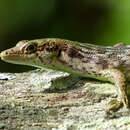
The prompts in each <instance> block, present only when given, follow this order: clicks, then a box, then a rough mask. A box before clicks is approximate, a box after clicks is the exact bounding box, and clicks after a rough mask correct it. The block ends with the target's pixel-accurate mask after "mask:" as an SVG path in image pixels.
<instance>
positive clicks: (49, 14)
mask: <svg viewBox="0 0 130 130" xmlns="http://www.w3.org/2000/svg"><path fill="white" fill-rule="evenodd" d="M129 35H130V1H129V0H124V1H123V0H118V1H116V0H12V1H11V0H1V1H0V51H2V50H4V49H7V48H10V47H12V46H14V45H15V44H16V43H17V42H18V41H20V40H27V39H28V40H29V39H37V38H46V37H58V38H64V39H70V40H76V41H80V42H89V43H94V44H100V45H113V44H115V43H118V42H125V43H127V44H129V43H130V37H129ZM28 69H32V68H30V67H25V66H20V65H12V64H8V63H4V62H2V61H0V71H1V72H21V71H27V70H28Z"/></svg>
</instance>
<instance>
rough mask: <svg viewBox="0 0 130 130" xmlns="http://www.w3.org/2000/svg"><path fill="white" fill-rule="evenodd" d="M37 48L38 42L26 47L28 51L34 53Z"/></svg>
mask: <svg viewBox="0 0 130 130" xmlns="http://www.w3.org/2000/svg"><path fill="white" fill-rule="evenodd" d="M36 50H37V46H36V44H31V45H29V46H27V47H26V48H25V51H26V53H29V54H30V53H34V52H36Z"/></svg>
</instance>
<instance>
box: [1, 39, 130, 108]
mask: <svg viewBox="0 0 130 130" xmlns="http://www.w3.org/2000/svg"><path fill="white" fill-rule="evenodd" d="M0 57H1V59H2V60H4V61H7V62H11V63H16V64H24V65H30V66H36V67H41V68H49V69H54V70H60V71H64V72H69V73H73V74H78V75H80V76H83V77H90V78H95V79H99V80H105V81H110V82H112V83H114V84H115V86H116V87H117V88H118V99H119V101H120V102H121V103H123V105H124V106H126V107H128V99H127V93H126V88H127V81H128V80H129V79H130V46H129V45H123V44H118V45H115V46H107V47H105V46H96V45H91V44H87V43H84V44H82V43H79V42H75V41H69V40H64V39H58V38H46V39H37V40H30V41H28V40H23V41H20V42H18V44H17V45H16V46H15V47H13V48H10V49H8V50H5V51H3V52H1V54H0Z"/></svg>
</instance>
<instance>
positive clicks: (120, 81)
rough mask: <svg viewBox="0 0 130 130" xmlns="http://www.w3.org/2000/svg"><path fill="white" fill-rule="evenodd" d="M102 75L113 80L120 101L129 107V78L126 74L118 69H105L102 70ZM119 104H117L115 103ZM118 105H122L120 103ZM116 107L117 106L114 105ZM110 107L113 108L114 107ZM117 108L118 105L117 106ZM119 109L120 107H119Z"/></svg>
mask: <svg viewBox="0 0 130 130" xmlns="http://www.w3.org/2000/svg"><path fill="white" fill-rule="evenodd" d="M101 75H102V76H104V77H106V78H108V79H109V80H110V81H112V82H113V83H114V84H115V86H116V88H117V94H118V102H117V103H120V104H122V103H123V105H124V106H125V107H127V108H128V98H127V80H126V77H125V75H124V74H123V73H122V72H121V71H120V70H118V69H105V70H102V71H101ZM115 105H116V106H117V104H115ZM118 106H120V105H119V104H118ZM114 107H115V106H114ZM114 107H113V108H110V109H111V110H112V109H114ZM115 108H116V107H115ZM117 109H118V108H117Z"/></svg>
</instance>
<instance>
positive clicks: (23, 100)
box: [0, 70, 130, 130]
mask: <svg viewBox="0 0 130 130" xmlns="http://www.w3.org/2000/svg"><path fill="white" fill-rule="evenodd" d="M0 97H1V98H0V129H7V130H8V129H9V130H11V129H12V130H14V129H15V130H17V129H18V130H19V129H25V130H31V129H36V130H97V129H101V130H117V129H118V130H120V129H121V130H124V129H130V112H129V110H126V109H125V108H122V109H120V110H119V111H118V112H115V113H108V112H107V108H108V106H107V102H108V101H109V100H110V99H113V98H115V97H116V89H115V87H114V86H113V85H112V84H109V83H105V82H99V81H95V80H90V79H81V78H79V77H77V76H74V75H69V74H67V73H62V72H56V71H51V70H48V71H43V70H35V71H30V72H26V73H17V74H11V73H0Z"/></svg>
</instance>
